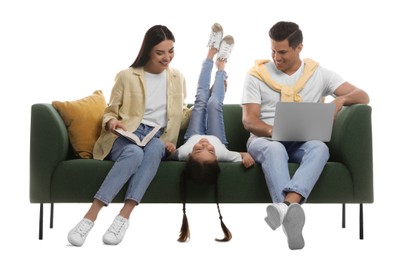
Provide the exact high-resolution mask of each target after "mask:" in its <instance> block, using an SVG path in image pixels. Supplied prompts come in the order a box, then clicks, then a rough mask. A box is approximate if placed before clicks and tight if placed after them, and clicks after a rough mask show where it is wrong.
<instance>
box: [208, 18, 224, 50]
mask: <svg viewBox="0 0 404 260" xmlns="http://www.w3.org/2000/svg"><path fill="white" fill-rule="evenodd" d="M222 38H223V28H222V26H221V25H220V24H218V23H214V24H213V25H212V31H211V33H210V36H209V42H208V46H207V47H209V48H216V49H217V50H219V46H220V42H221V41H222Z"/></svg>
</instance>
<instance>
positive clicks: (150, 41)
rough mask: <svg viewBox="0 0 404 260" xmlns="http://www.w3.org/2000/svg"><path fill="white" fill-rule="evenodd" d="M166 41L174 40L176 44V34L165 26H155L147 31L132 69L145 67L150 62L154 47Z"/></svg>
mask: <svg viewBox="0 0 404 260" xmlns="http://www.w3.org/2000/svg"><path fill="white" fill-rule="evenodd" d="M164 40H172V41H173V42H175V38H174V34H173V33H172V32H171V31H170V30H169V29H168V28H167V27H166V26H164V25H154V26H153V27H151V28H150V29H149V30H147V32H146V34H145V36H144V38H143V42H142V46H141V47H140V50H139V53H138V55H137V58H136V60H135V61H134V62H133V63H132V65H130V67H132V68H138V67H143V66H145V65H146V63H147V62H148V61H149V60H150V52H151V50H152V49H153V47H154V46H156V45H157V44H159V43H160V42H162V41H164Z"/></svg>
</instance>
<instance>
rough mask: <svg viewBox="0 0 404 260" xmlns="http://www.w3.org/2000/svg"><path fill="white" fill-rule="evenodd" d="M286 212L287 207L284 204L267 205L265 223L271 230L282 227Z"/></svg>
mask: <svg viewBox="0 0 404 260" xmlns="http://www.w3.org/2000/svg"><path fill="white" fill-rule="evenodd" d="M287 210H288V206H287V205H286V204H285V203H277V204H269V205H268V207H267V216H266V217H265V221H266V222H267V224H268V226H270V227H271V228H272V230H275V229H277V228H278V227H280V226H281V225H282V222H283V219H284V217H285V215H286V211H287Z"/></svg>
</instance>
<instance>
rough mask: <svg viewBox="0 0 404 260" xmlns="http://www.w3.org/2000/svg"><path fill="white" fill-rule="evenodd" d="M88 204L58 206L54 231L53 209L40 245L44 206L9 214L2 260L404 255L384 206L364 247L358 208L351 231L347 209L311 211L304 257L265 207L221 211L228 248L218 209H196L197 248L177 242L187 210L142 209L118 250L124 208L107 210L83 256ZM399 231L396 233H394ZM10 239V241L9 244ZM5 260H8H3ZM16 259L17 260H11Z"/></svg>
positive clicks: (192, 217)
mask: <svg viewBox="0 0 404 260" xmlns="http://www.w3.org/2000/svg"><path fill="white" fill-rule="evenodd" d="M88 206H89V204H58V205H56V207H55V219H54V228H53V229H49V228H48V227H49V206H46V207H45V208H44V209H45V210H44V212H45V214H44V215H45V223H44V238H43V240H41V241H40V240H38V213H39V206H38V205H36V204H35V205H30V204H27V203H25V204H24V205H20V207H23V208H24V211H21V214H19V218H18V216H17V217H16V216H14V220H18V222H19V225H17V226H16V225H15V222H13V221H12V219H11V216H10V215H9V214H7V215H5V214H4V211H3V214H2V218H3V217H5V219H7V220H6V221H2V223H3V224H6V226H5V227H3V232H4V233H3V235H2V236H1V240H2V242H1V245H2V248H3V249H2V250H1V252H0V255H2V254H4V255H10V256H12V258H11V259H20V258H23V257H24V256H27V255H32V256H35V258H37V257H38V259H39V258H40V259H44V260H45V259H55V257H57V259H59V260H62V259H84V258H86V257H99V258H100V259H108V257H111V258H114V259H118V258H120V257H125V258H133V259H161V258H164V259H231V258H237V259H271V258H273V257H281V256H282V257H298V258H299V259H320V258H323V257H325V258H327V259H341V257H349V258H347V259H354V258H356V259H359V258H360V259H362V258H366V257H382V256H383V257H387V256H394V257H395V259H397V257H398V256H399V255H401V256H403V253H402V252H401V249H400V247H401V245H402V242H403V241H398V239H399V238H400V237H401V236H400V235H399V234H400V233H402V230H403V228H402V227H401V226H400V227H398V226H397V225H389V224H394V223H401V222H395V221H394V219H389V222H388V223H387V222H386V221H387V219H386V218H381V216H380V215H377V214H375V209H376V208H379V210H380V209H381V207H380V205H378V206H376V205H374V204H366V205H365V207H364V213H365V233H364V239H363V240H360V239H359V233H358V232H359V227H358V214H359V207H358V206H357V205H347V227H346V228H345V229H342V228H341V206H340V205H313V204H306V205H305V206H304V208H305V211H306V225H305V227H304V237H305V241H306V246H305V248H304V249H302V250H296V251H291V250H289V248H288V246H287V242H286V237H285V236H284V234H283V232H282V230H281V229H278V230H277V231H272V230H271V229H270V228H269V227H268V226H267V225H266V224H265V222H264V220H263V217H264V213H265V205H263V204H221V210H222V214H223V217H224V221H225V223H226V225H227V226H228V228H229V229H230V230H231V231H232V233H233V239H232V240H231V241H230V242H227V243H219V242H215V241H214V238H215V237H218V238H221V236H222V233H221V229H220V225H219V219H218V215H217V211H216V207H215V205H214V204H199V205H197V204H189V205H188V206H187V212H188V219H189V222H190V228H191V240H190V241H189V242H187V243H179V242H177V241H176V239H177V237H178V231H179V229H180V225H181V220H182V212H181V205H180V204H178V205H177V204H142V205H141V206H139V207H138V208H137V209H135V211H134V214H133V215H132V218H131V224H130V227H129V229H128V231H127V234H126V236H125V239H124V240H123V242H122V243H121V244H120V245H118V246H107V245H104V244H103V243H102V240H101V238H102V235H103V233H104V232H105V230H106V229H107V228H108V226H109V224H110V222H112V220H113V218H114V216H115V214H116V213H117V212H118V210H119V208H120V206H121V205H120V204H113V205H111V206H110V207H108V208H105V209H103V211H102V212H101V214H100V217H99V219H98V220H97V222H96V225H95V227H94V228H93V230H92V231H91V233H90V234H89V236H88V238H87V241H86V243H85V244H84V245H83V247H81V248H76V247H73V246H71V245H70V244H69V243H68V241H67V238H66V237H67V233H68V231H69V229H70V228H71V227H73V226H74V225H75V224H76V222H78V221H79V219H80V218H81V217H82V215H83V214H84V212H85V211H86V210H87V207H88ZM392 227H394V228H396V229H395V230H393V229H392ZM4 234H9V235H10V236H9V237H8V238H6V237H5V236H4ZM1 258H2V259H5V258H3V257H1ZM7 259H10V258H7Z"/></svg>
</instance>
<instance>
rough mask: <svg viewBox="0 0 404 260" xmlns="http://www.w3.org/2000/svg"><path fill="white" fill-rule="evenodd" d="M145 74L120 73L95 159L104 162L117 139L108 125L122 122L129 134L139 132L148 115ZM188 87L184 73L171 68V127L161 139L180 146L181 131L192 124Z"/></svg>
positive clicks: (169, 112) (168, 105) (94, 150)
mask: <svg viewBox="0 0 404 260" xmlns="http://www.w3.org/2000/svg"><path fill="white" fill-rule="evenodd" d="M145 87H146V86H145V72H144V69H143V67H142V68H135V69H134V68H132V67H130V68H128V69H126V70H122V71H120V72H119V73H118V74H117V76H116V78H115V85H114V87H113V88H112V91H111V97H110V102H109V104H108V107H107V108H106V109H105V112H104V116H103V120H102V129H101V134H100V137H99V138H98V140H97V142H96V143H95V145H94V149H93V156H94V159H98V160H103V159H104V158H105V157H106V156H107V155H108V153H109V152H110V150H111V148H112V145H113V143H114V141H115V139H116V138H117V136H116V135H115V134H113V133H111V132H110V131H106V130H105V125H106V123H107V122H108V121H109V120H110V119H112V118H116V119H118V120H121V121H122V123H123V124H124V125H125V127H126V128H127V130H128V131H130V132H133V131H135V130H136V129H137V128H138V126H139V125H140V123H141V121H142V119H143V115H144V112H145V104H146V92H145ZM185 97H186V84H185V78H184V76H183V75H182V74H181V72H180V71H178V70H176V69H173V68H168V69H167V127H166V129H165V132H164V133H163V134H162V135H161V137H160V139H161V140H163V141H164V142H167V141H168V142H171V143H173V144H175V145H176V143H177V138H178V134H179V131H180V128H185V127H186V126H187V123H188V122H189V118H190V114H191V111H190V109H188V108H187V106H186V104H185V102H184V101H185Z"/></svg>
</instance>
